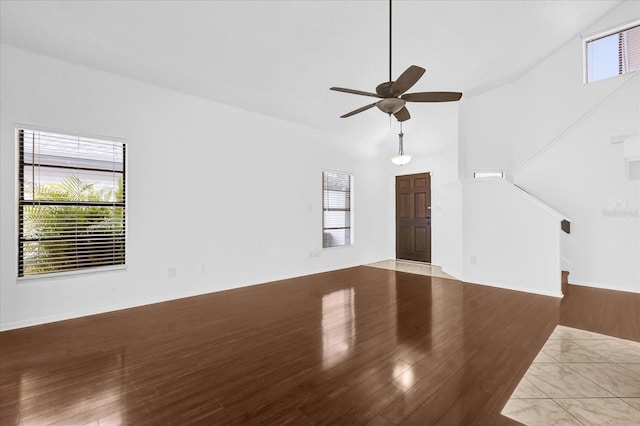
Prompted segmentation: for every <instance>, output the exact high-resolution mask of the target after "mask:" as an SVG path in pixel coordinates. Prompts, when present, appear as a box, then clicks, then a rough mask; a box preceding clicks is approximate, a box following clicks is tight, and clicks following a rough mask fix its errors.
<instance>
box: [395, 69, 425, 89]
mask: <svg viewBox="0 0 640 426" xmlns="http://www.w3.org/2000/svg"><path fill="white" fill-rule="evenodd" d="M424 71H425V70H424V68H422V67H419V66H417V65H411V66H410V67H409V68H407V70H406V71H405V72H403V73H402V74H401V75H400V77H398V79H397V80H396V81H395V83H393V85H392V86H391V89H389V94H390V95H391V96H398V95H401V94H403V93H404V92H406V91H407V90H409V89H411V86H413V85H414V84H416V82H417V81H418V80H420V77H422V74H424Z"/></svg>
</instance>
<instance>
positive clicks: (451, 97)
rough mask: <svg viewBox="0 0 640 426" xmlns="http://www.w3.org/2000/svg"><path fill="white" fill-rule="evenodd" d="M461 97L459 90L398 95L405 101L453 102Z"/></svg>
mask: <svg viewBox="0 0 640 426" xmlns="http://www.w3.org/2000/svg"><path fill="white" fill-rule="evenodd" d="M461 97H462V93H460V92H419V93H407V94H406V95H402V96H400V98H401V99H404V100H405V101H407V102H454V101H459V100H460V98H461Z"/></svg>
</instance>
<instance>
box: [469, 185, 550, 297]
mask: <svg viewBox="0 0 640 426" xmlns="http://www.w3.org/2000/svg"><path fill="white" fill-rule="evenodd" d="M462 206H463V210H464V216H463V223H464V225H463V229H464V234H463V247H464V248H463V259H464V262H463V268H464V275H463V279H464V281H467V282H472V283H478V284H487V285H492V286H496V287H503V288H509V289H513V290H519V291H527V292H530V293H537V294H545V295H549V296H555V297H562V292H561V289H560V233H561V232H562V231H561V230H560V221H561V220H562V215H561V214H559V213H558V212H554V211H553V210H550V209H549V208H548V207H547V206H545V205H543V204H542V203H539V202H537V201H536V200H535V199H533V198H532V197H531V196H530V195H528V194H527V193H525V192H524V191H522V190H520V189H518V188H517V187H515V186H514V185H513V184H511V183H509V182H507V181H506V180H504V179H501V178H485V179H469V180H465V181H463V182H462Z"/></svg>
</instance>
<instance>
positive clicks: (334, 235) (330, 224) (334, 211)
mask: <svg viewBox="0 0 640 426" xmlns="http://www.w3.org/2000/svg"><path fill="white" fill-rule="evenodd" d="M322 181H323V191H322V198H323V207H322V211H323V213H322V247H324V248H327V247H338V246H345V245H350V244H351V189H352V188H351V184H352V179H351V175H349V174H347V173H339V172H323V174H322Z"/></svg>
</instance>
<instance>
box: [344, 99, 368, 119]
mask: <svg viewBox="0 0 640 426" xmlns="http://www.w3.org/2000/svg"><path fill="white" fill-rule="evenodd" d="M376 104H377V102H374V103H372V104H370V105H367V106H363V107H362V108H358V109H356V110H353V111H351V112H348V113H346V114H345V115H341V116H340V118H347V117H351V116H352V115H356V114H358V113H361V112H362V111H366V110H368V109H369V108H373V107H374V106H376Z"/></svg>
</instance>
